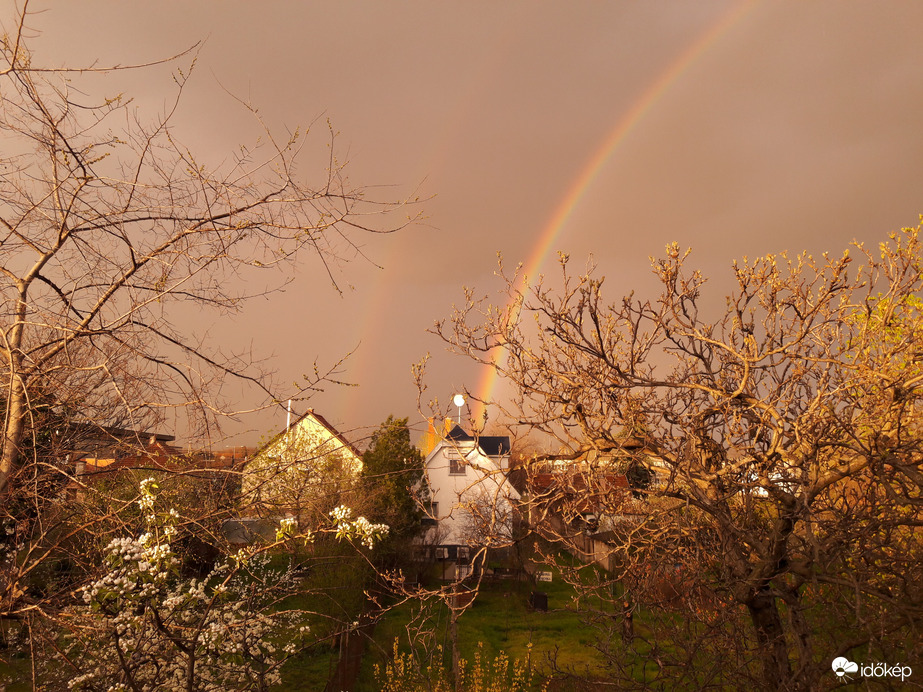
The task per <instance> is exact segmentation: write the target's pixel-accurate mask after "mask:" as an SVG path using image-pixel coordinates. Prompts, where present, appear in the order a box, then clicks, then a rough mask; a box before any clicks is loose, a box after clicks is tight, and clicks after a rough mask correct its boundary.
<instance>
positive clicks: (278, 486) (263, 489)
mask: <svg viewBox="0 0 923 692" xmlns="http://www.w3.org/2000/svg"><path fill="white" fill-rule="evenodd" d="M361 472H362V458H361V457H360V455H359V451H358V450H357V449H356V448H355V447H354V446H353V445H352V444H351V443H350V442H349V441H348V440H347V439H346V438H344V437H343V435H342V434H340V433H339V432H338V431H337V430H336V429H335V428H334V427H333V426H332V425H331V424H330V423H328V422H327V421H326V420H325V419H324V417H323V416H321V415H320V414H318V413H315V412H314V410H313V409H310V410H308V412H307V413H305V414H304V415H303V416H302V417H301V418H299V419H298V420H296V421H295V422H293V423H292V424H291V425H289V426H288V428H287V429H286V430H284V431H282V432H281V433H279V434H278V435H276V436H275V437H274V438H273V439H271V440H270V441H269V442H268V443H267V444H266V445H265V446H264V447H263V449H261V450H260V451H259V452H258V453H257V454H255V455H254V457H253V458H252V459H251V460H250V461H249V462H247V465H246V468H245V470H244V474H243V483H242V485H243V494H244V498H245V499H246V501H247V502H248V504H249V505H250V507H252V508H253V510H255V511H254V512H251V513H255V514H257V515H260V516H264V517H267V516H294V517H297V518H298V519H299V521H302V520H308V521H311V520H312V519H316V517H312V516H311V515H312V514H318V513H320V514H322V513H324V512H326V511H327V510H328V509H330V507H327V505H329V504H330V502H331V501H335V496H336V495H337V494H338V493H339V492H340V491H342V490H345V489H347V488H348V487H351V486H352V485H353V483H354V482H355V480H356V479H357V478H358V477H359V474H360V473H361Z"/></svg>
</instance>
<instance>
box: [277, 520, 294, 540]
mask: <svg viewBox="0 0 923 692" xmlns="http://www.w3.org/2000/svg"><path fill="white" fill-rule="evenodd" d="M297 531H298V520H297V519H295V517H285V518H284V519H283V520H282V521H280V522H279V528H278V529H277V530H276V540H277V541H284V540H285V539H286V538H291V537H292V536H294V535H295V533H296V532H297Z"/></svg>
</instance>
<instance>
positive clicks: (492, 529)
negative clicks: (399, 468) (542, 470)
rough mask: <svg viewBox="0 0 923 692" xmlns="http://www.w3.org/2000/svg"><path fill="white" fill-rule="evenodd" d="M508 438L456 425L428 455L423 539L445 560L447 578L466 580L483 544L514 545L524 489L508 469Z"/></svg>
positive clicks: (434, 555) (442, 561)
mask: <svg viewBox="0 0 923 692" xmlns="http://www.w3.org/2000/svg"><path fill="white" fill-rule="evenodd" d="M509 460H510V439H509V438H508V437H505V436H504V437H494V436H479V437H477V438H475V437H472V436H470V435H468V434H467V433H466V432H465V431H464V430H462V429H461V428H460V427H458V426H455V427H454V428H453V429H452V430H451V432H449V433H448V434H447V435H446V436H445V437H444V438H443V439H442V440H440V441H439V442H437V443H436V446H435V447H434V448H433V450H432V451H431V452H430V453H429V454H428V455H427V456H426V460H425V462H424V463H425V470H426V479H427V482H428V483H429V490H430V508H429V512H428V514H429V519H430V524H431V525H430V528H429V529H428V530H427V532H426V534H425V536H424V539H423V542H424V546H425V548H426V550H428V551H432V556H433V557H435V558H436V560H438V561H440V562H441V563H442V564H443V577H447V578H461V577H464V576H467V574H469V573H470V571H471V569H472V562H477V556H481V561H482V560H483V555H484V551H483V549H484V548H488V549H489V548H500V547H505V546H507V545H509V544H510V543H511V541H512V537H513V515H514V512H515V510H516V505H515V503H516V502H517V501H518V500H519V493H518V492H517V491H516V489H515V488H514V487H513V486H512V485H511V484H510V482H509V480H508V478H507V473H508V471H509Z"/></svg>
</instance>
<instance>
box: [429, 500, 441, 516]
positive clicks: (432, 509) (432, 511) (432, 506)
mask: <svg viewBox="0 0 923 692" xmlns="http://www.w3.org/2000/svg"><path fill="white" fill-rule="evenodd" d="M426 514H427V515H428V516H427V518H428V519H439V503H438V502H430V503H429V509H428V510H427V511H426Z"/></svg>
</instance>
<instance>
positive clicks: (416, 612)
mask: <svg viewBox="0 0 923 692" xmlns="http://www.w3.org/2000/svg"><path fill="white" fill-rule="evenodd" d="M552 572H553V577H552V581H551V582H550V583H549V582H542V583H540V584H538V585H535V586H534V585H532V584H531V583H529V582H517V581H513V580H499V581H485V582H484V583H483V584H482V585H481V588H480V590H479V592H478V595H477V598H476V599H475V600H474V602H473V603H472V605H471V606H470V607H469V608H468V609H467V610H466V611H465V612H464V613H463V614H462V615H461V617H460V618H459V620H458V640H459V653H460V656H461V657H462V658H463V659H466V660H467V661H469V665H470V662H471V661H473V660H474V657H475V654H476V653H477V652H478V651H480V655H481V659H482V660H486V661H491V660H493V659H494V658H495V657H496V656H497V655H499V654H500V653H501V652H502V653H504V654H506V656H507V657H508V658H509V659H510V661H511V662H513V661H516V660H519V661H522V662H526V661H528V662H530V665H531V666H532V668H533V669H534V670H536V671H537V672H539V673H540V674H543V673H547V672H549V671H550V665H549V664H550V660H551V659H552V658H553V659H554V660H555V661H556V664H557V665H558V666H559V667H562V668H567V669H569V670H573V671H574V672H576V673H579V674H581V675H584V676H587V677H590V678H592V677H605V658H604V657H603V655H602V654H601V653H600V652H599V651H598V650H597V649H595V648H594V644H595V643H596V641H597V638H598V636H597V632H596V631H595V630H594V629H593V628H590V627H588V626H587V624H586V623H585V621H584V618H583V617H582V616H581V615H578V614H577V613H576V612H574V610H573V609H572V607H573V604H574V597H575V595H576V592H575V590H574V589H573V587H571V586H570V585H569V584H567V583H566V582H565V581H564V580H563V579H561V576H560V573H559V572H558V571H557V570H552ZM533 590H536V591H543V592H544V593H546V594H547V595H548V612H537V611H533V610H532V609H531V608H530V607H529V605H528V599H529V594H530V592H531V591H533ZM594 600H597V601H598V599H594ZM593 606H594V607H599V608H601V609H606V606H604V604H603V603H602V602H601V601H598V602H596V603H594V604H593ZM423 613H426V614H427V615H428V621H427V622H426V623H425V626H426V627H427V628H429V629H430V630H431V634H430V640H429V642H430V645H436V644H438V645H441V646H442V647H443V665H444V666H445V667H446V669H451V642H450V640H449V638H448V621H449V612H448V608H447V607H446V606H445V605H444V604H442V603H430V604H428V605H421V604H419V603H404V604H402V605H400V606H398V607H395V608H393V609H392V610H391V611H390V612H389V613H388V614H387V615H386V616H385V617H384V618H383V619H382V620H381V621H380V622H379V623H378V625H377V627H376V629H375V634H374V642H373V643H372V644H371V645H370V646H369V649H368V650H367V653H366V656H365V658H364V659H363V665H362V671H361V674H360V678H359V686H358V688H357V689H358V690H368V691H372V690H377V689H378V684H377V683H376V679H375V673H374V666H375V664H378V665H379V666H380V667H382V668H383V667H384V664H385V663H386V662H387V661H388V660H389V659H390V657H391V655H392V652H393V646H394V641H395V639H397V640H398V641H399V646H400V649H401V651H408V650H409V646H408V644H407V641H408V634H407V628H408V625H411V623H412V622H413V623H414V624H419V623H420V620H421V616H422V614H423Z"/></svg>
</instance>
